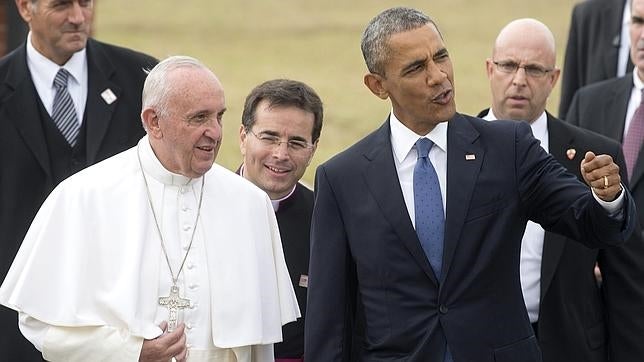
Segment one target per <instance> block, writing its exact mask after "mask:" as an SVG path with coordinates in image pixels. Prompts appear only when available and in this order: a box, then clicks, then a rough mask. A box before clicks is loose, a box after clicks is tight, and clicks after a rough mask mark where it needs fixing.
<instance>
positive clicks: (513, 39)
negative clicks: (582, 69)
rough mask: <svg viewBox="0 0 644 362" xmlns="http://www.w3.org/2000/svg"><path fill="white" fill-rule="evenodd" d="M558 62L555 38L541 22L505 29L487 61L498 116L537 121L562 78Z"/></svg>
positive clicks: (523, 22)
mask: <svg viewBox="0 0 644 362" xmlns="http://www.w3.org/2000/svg"><path fill="white" fill-rule="evenodd" d="M555 62H556V50H555V38H554V36H553V35H552V32H551V31H550V29H548V27H547V26H545V25H544V24H543V23H541V22H540V21H537V20H535V19H518V20H514V21H512V22H511V23H509V24H508V25H506V26H505V27H504V28H503V29H501V32H500V33H499V35H498V36H497V38H496V41H495V42H494V48H493V50H492V58H491V59H488V60H487V62H486V65H487V75H488V79H489V80H490V88H491V90H492V112H493V113H494V115H495V116H496V117H497V118H499V119H513V120H521V121H527V122H530V123H532V122H534V121H535V120H537V119H538V118H539V116H541V115H542V114H543V113H544V111H545V109H546V103H547V100H548V96H550V93H551V92H552V89H553V88H554V86H555V84H556V83H557V79H558V78H559V69H557V68H556V67H555Z"/></svg>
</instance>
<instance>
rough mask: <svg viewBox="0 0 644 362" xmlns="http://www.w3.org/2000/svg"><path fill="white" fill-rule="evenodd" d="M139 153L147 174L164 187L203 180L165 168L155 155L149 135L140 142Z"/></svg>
mask: <svg viewBox="0 0 644 362" xmlns="http://www.w3.org/2000/svg"><path fill="white" fill-rule="evenodd" d="M137 152H139V155H140V156H141V164H142V166H143V170H144V171H145V173H146V174H148V175H150V176H152V178H154V179H155V180H157V181H159V182H161V183H162V184H164V185H174V186H186V185H190V184H192V183H194V182H196V181H197V180H199V179H201V177H199V178H194V179H193V178H190V177H186V176H183V175H179V174H176V173H173V172H170V171H168V170H167V169H166V168H165V167H163V165H162V164H161V161H159V159H158V158H157V156H156V154H154V151H153V150H152V146H151V145H150V140H149V138H148V136H147V135H146V136H145V137H143V138H141V140H140V141H139V144H138V150H137Z"/></svg>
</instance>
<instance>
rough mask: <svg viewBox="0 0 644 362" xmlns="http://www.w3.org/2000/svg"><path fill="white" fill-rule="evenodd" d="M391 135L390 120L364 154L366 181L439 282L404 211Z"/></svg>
mask: <svg viewBox="0 0 644 362" xmlns="http://www.w3.org/2000/svg"><path fill="white" fill-rule="evenodd" d="M390 137H391V131H390V128H389V121H387V122H385V123H384V124H383V125H382V126H381V127H380V129H379V130H378V131H377V132H376V135H375V139H374V143H373V145H372V147H371V148H370V149H369V150H368V151H367V152H366V153H365V157H366V158H367V160H369V161H370V162H369V163H368V164H367V166H366V168H365V171H364V177H365V182H366V184H367V185H368V187H369V190H370V191H371V194H372V195H373V198H374V199H375V200H376V202H377V203H378V205H379V206H380V209H381V210H382V212H383V214H384V216H385V218H386V219H387V220H388V221H389V222H390V224H391V225H392V226H393V228H394V230H395V231H396V233H397V234H398V237H399V238H400V240H401V241H402V243H403V244H404V245H405V247H406V248H407V249H408V250H409V252H410V253H411V255H412V256H413V258H414V260H415V261H416V262H417V263H418V265H420V267H421V269H422V270H423V271H424V272H425V274H427V276H428V277H429V278H430V279H431V280H432V281H433V282H434V283H436V284H437V285H438V282H437V280H436V276H435V275H434V272H433V271H432V269H431V267H430V265H429V261H427V257H426V256H425V252H424V251H423V248H422V247H421V245H420V240H418V235H417V234H416V231H415V230H414V227H413V225H412V223H411V220H410V218H409V213H407V212H404V210H407V206H406V205H405V200H404V198H403V195H402V191H401V189H400V181H399V180H398V173H397V172H396V166H395V163H394V159H393V152H392V149H391V138H390Z"/></svg>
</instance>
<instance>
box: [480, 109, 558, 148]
mask: <svg viewBox="0 0 644 362" xmlns="http://www.w3.org/2000/svg"><path fill="white" fill-rule="evenodd" d="M483 119H484V120H486V121H496V120H497V119H499V118H498V117H497V116H496V115H495V114H494V112H493V111H492V107H490V110H489V111H488V112H487V114H486V115H485V116H484V117H483ZM530 128H532V135H533V136H534V138H536V139H538V140H539V142H541V147H543V149H544V150H546V152H549V151H548V149H549V148H550V147H549V142H548V115H547V114H546V111H543V112H542V113H541V115H540V116H539V118H537V119H536V120H535V121H534V122H532V123H530Z"/></svg>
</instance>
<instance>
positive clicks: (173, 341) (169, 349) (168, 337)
mask: <svg viewBox="0 0 644 362" xmlns="http://www.w3.org/2000/svg"><path fill="white" fill-rule="evenodd" d="M159 327H160V328H161V329H162V330H163V334H162V335H160V336H158V337H157V338H155V339H146V340H144V341H143V347H142V348H141V355H140V356H139V361H141V362H157V361H163V362H168V361H170V360H171V359H172V358H174V359H175V360H176V361H177V362H184V361H186V358H187V356H188V346H187V345H186V335H185V333H184V330H185V325H184V324H183V323H181V324H179V326H178V327H177V329H175V330H174V331H172V332H167V329H168V323H167V322H161V324H160V325H159Z"/></svg>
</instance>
